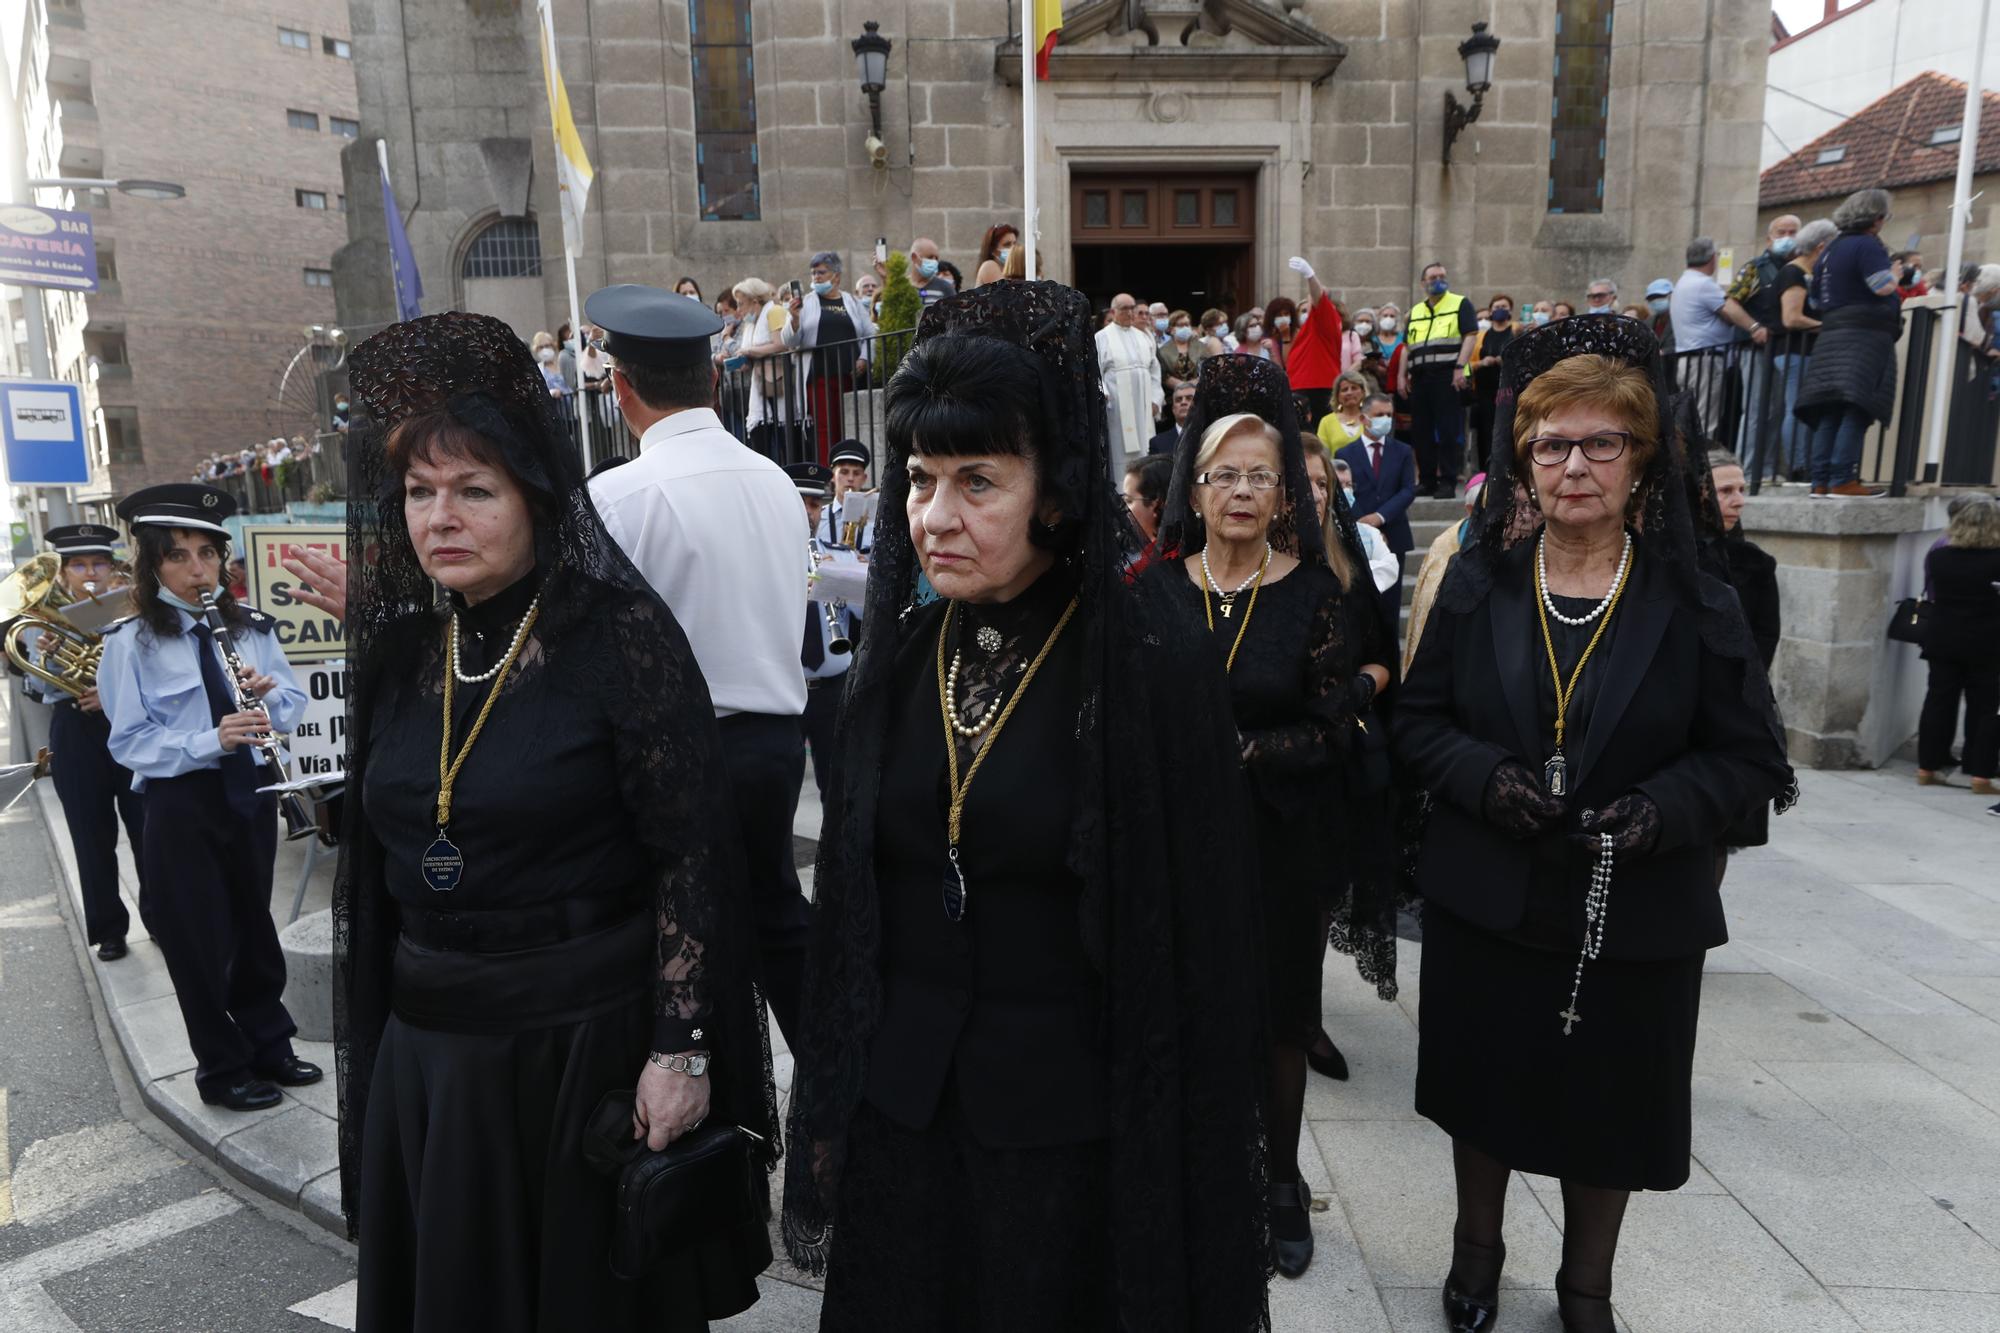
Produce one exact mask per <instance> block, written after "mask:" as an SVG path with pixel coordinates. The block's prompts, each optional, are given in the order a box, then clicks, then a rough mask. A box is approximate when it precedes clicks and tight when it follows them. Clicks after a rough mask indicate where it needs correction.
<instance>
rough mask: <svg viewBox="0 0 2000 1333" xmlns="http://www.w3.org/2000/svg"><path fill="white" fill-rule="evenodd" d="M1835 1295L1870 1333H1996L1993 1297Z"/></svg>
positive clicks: (1839, 1290)
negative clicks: (1994, 1331)
mask: <svg viewBox="0 0 2000 1333" xmlns="http://www.w3.org/2000/svg"><path fill="white" fill-rule="evenodd" d="M1832 1290H1833V1294H1834V1295H1835V1296H1836V1297H1838V1298H1839V1300H1840V1303H1841V1304H1842V1305H1844V1306H1846V1307H1847V1311H1848V1313H1849V1314H1852V1315H1853V1316H1854V1318H1855V1321H1856V1322H1857V1323H1859V1324H1860V1325H1861V1327H1863V1328H1865V1329H1867V1330H1868V1333H1993V1327H1994V1324H1995V1322H1996V1318H1995V1314H1994V1302H1993V1297H1991V1296H1989V1295H1987V1294H1986V1293H1984V1292H1972V1291H1894V1290H1883V1289H1880V1288H1872V1287H1835V1288H1833V1289H1832Z"/></svg>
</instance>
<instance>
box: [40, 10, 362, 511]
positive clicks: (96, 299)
mask: <svg viewBox="0 0 2000 1333" xmlns="http://www.w3.org/2000/svg"><path fill="white" fill-rule="evenodd" d="M24 10H25V12H24V13H23V15H22V22H23V28H22V30H21V31H20V32H18V33H12V34H9V41H8V47H9V50H10V53H11V54H12V55H13V56H14V61H13V68H12V69H11V70H10V75H11V78H12V84H11V87H10V89H9V92H10V94H11V96H12V97H13V99H14V101H15V103H16V106H17V108H18V112H19V124H20V126H21V128H22V130H23V140H24V142H23V143H21V144H19V145H17V149H18V150H24V151H25V157H26V162H25V167H26V171H25V178H27V179H37V178H46V177H54V176H68V177H108V178H112V179H120V178H131V177H144V178H151V179H157V180H163V181H171V182H174V183H176V184H179V185H181V186H184V187H185V189H186V192H187V193H186V196H185V197H184V198H181V199H178V200H173V201H158V200H148V199H143V198H135V197H132V196H129V195H124V194H118V193H116V192H106V191H101V190H97V191H93V190H71V189H51V188H44V189H40V190H36V191H34V192H33V202H35V203H38V204H42V205H45V206H48V207H54V208H76V209H84V210H87V211H88V212H89V213H90V215H91V220H92V223H93V229H94V231H95V233H96V240H97V258H98V269H99V275H98V276H99V281H100V287H99V290H98V292H97V293H96V294H94V295H89V296H85V295H81V294H76V293H65V292H57V291H48V290H43V289H37V288H27V289H23V291H22V295H21V299H22V301H24V302H30V301H35V300H40V301H42V302H43V304H44V306H45V309H46V312H47V320H48V331H49V335H50V343H49V351H50V360H51V365H52V369H53V371H54V373H55V375H56V376H57V377H58V378H62V379H68V380H71V381H74V382H77V383H79V384H82V385H83V386H84V391H85V394H86V408H87V410H88V411H89V412H90V413H91V415H92V419H93V423H94V425H95V427H96V431H95V435H96V444H97V457H96V459H95V460H94V464H93V477H92V482H91V484H90V485H89V486H88V487H83V488H79V490H78V492H77V496H76V498H77V500H78V501H79V502H80V503H82V504H83V505H85V506H86V507H88V506H92V505H102V504H103V503H105V502H106V501H108V500H109V499H111V498H112V497H115V496H117V495H122V494H124V493H125V492H127V491H130V490H132V489H134V488H136V487H138V486H141V485H145V484H147V483H148V482H157V481H185V480H186V479H187V478H188V476H189V475H190V473H191V472H193V470H194V469H195V467H196V465H197V462H198V461H199V460H201V459H204V458H206V457H207V456H208V455H209V454H210V453H212V452H214V451H216V450H219V449H223V448H232V449H233V448H238V447H241V446H243V445H246V444H250V443H253V442H256V441H260V440H263V439H266V438H269V437H270V436H271V435H274V434H280V433H282V434H291V433H294V432H296V431H299V430H309V429H311V428H312V425H313V423H312V420H311V416H310V402H311V399H310V398H309V397H304V398H302V397H300V396H299V394H298V393H297V392H296V391H294V392H293V393H292V394H290V395H288V397H289V398H290V400H291V401H290V403H289V405H285V406H281V405H280V404H279V402H278V398H277V395H278V386H279V383H280V379H281V377H282V376H283V374H284V371H285V368H286V365H287V364H288V362H290V360H291V359H292V357H293V356H294V355H295V354H297V353H298V352H299V350H300V349H301V348H302V347H303V346H304V345H305V340H306V332H305V330H306V329H307V328H308V326H310V325H313V324H322V325H331V324H333V323H334V317H335V310H334V299H333V290H332V277H331V268H332V257H333V252H334V250H335V249H336V248H337V247H338V246H339V245H340V244H341V242H342V241H343V239H344V238H345V229H344V227H343V226H342V221H341V215H340V210H341V208H342V207H344V203H345V201H344V198H343V194H342V189H341V184H340V148H341V146H342V145H344V144H345V143H346V142H347V141H348V138H350V137H352V136H353V135H354V134H356V133H358V120H357V112H356V108H355V92H354V71H353V62H352V59H351V52H350V50H349V47H348V35H347V34H348V25H347V6H346V4H345V3H343V0H281V2H280V3H278V4H275V5H273V4H265V3H252V2H251V0H174V3H172V4H163V3H160V2H159V0H27V3H26V5H25V6H24ZM369 202H371V203H372V202H373V196H372V195H371V196H370V200H369ZM21 313H23V314H24V315H25V313H26V311H25V310H23V311H22V312H21ZM302 411H303V412H304V415H303V416H302V415H301V413H302Z"/></svg>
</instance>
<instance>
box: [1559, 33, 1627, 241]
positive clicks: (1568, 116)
mask: <svg viewBox="0 0 2000 1333" xmlns="http://www.w3.org/2000/svg"><path fill="white" fill-rule="evenodd" d="M1611 8H1612V0H1556V81H1555V98H1554V104H1553V108H1552V111H1551V117H1550V119H1551V125H1550V130H1549V212H1551V213H1602V212H1603V211H1604V126H1605V123H1606V121H1608V120H1609V119H1610V109H1611Z"/></svg>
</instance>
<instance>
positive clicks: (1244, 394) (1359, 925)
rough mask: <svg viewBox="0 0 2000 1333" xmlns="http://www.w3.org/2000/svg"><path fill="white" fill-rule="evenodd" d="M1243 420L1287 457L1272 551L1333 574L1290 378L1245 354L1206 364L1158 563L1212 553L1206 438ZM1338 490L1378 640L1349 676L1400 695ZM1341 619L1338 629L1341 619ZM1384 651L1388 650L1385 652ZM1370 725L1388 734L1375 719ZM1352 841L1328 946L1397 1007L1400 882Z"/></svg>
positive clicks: (1331, 898)
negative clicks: (1198, 485)
mask: <svg viewBox="0 0 2000 1333" xmlns="http://www.w3.org/2000/svg"><path fill="white" fill-rule="evenodd" d="M1239 412H1249V413H1253V414H1254V415H1256V416H1258V417H1261V418H1263V419H1264V420H1265V421H1266V422H1268V423H1269V424H1270V425H1272V426H1274V427H1276V428H1277V431H1278V434H1279V436H1280V437H1281V444H1280V446H1279V457H1280V470H1281V471H1282V472H1283V473H1284V477H1285V483H1284V490H1285V498H1284V503H1282V504H1281V505H1280V506H1279V507H1278V512H1277V514H1276V516H1274V517H1273V518H1272V520H1271V545H1272V546H1273V547H1275V548H1277V549H1278V550H1281V551H1285V552H1287V553H1289V554H1291V555H1294V556H1297V557H1298V558H1299V560H1300V561H1302V562H1304V563H1307V564H1316V565H1322V566H1324V565H1326V564H1327V558H1326V544H1325V543H1326V538H1325V535H1324V529H1323V527H1322V526H1321V524H1319V523H1318V522H1315V521H1314V520H1313V518H1312V516H1313V515H1315V514H1317V513H1318V506H1317V505H1316V504H1315V503H1314V500H1313V493H1312V482H1311V478H1310V477H1309V476H1308V474H1307V472H1306V453H1305V443H1304V440H1303V439H1302V437H1301V434H1300V427H1299V417H1298V400H1297V398H1296V397H1295V396H1294V394H1293V393H1292V386H1291V383H1290V381H1288V380H1287V379H1286V378H1285V372H1284V370H1283V368H1282V367H1280V366H1279V365H1278V364H1277V363H1276V362H1275V361H1266V360H1265V359H1264V358H1263V357H1260V356H1245V355H1243V354H1241V353H1235V354H1231V355H1227V356H1211V357H1209V358H1208V359H1207V360H1206V361H1203V362H1202V363H1201V377H1200V378H1199V379H1198V380H1196V382H1195V391H1194V405H1193V406H1192V407H1191V408H1189V410H1188V419H1187V422H1186V424H1185V425H1184V426H1183V427H1182V429H1181V438H1180V444H1179V445H1178V446H1177V447H1176V448H1175V450H1174V472H1173V479H1172V481H1171V482H1170V483H1169V485H1168V489H1167V504H1166V508H1165V509H1164V510H1163V511H1162V512H1161V519H1160V540H1159V543H1158V549H1159V551H1160V554H1159V555H1158V556H1157V557H1156V559H1157V560H1161V561H1165V560H1175V559H1185V558H1186V557H1188V556H1191V555H1194V554H1195V553H1197V552H1198V551H1200V550H1201V549H1202V547H1204V546H1205V545H1207V543H1208V533H1207V529H1206V526H1205V525H1204V524H1203V522H1202V519H1201V513H1200V511H1199V510H1198V509H1196V507H1195V504H1194V486H1195V480H1194V478H1195V460H1196V457H1197V456H1198V455H1199V454H1200V452H1201V437H1202V435H1203V434H1204V433H1205V432H1206V431H1207V430H1208V427H1209V425H1210V423H1212V422H1215V421H1220V420H1221V419H1222V418H1223V417H1227V416H1234V415H1235V414H1237V413H1239ZM1333 480H1334V478H1333V474H1332V471H1331V468H1329V470H1328V473H1327V482H1328V485H1327V505H1328V506H1329V508H1330V510H1331V513H1332V515H1333V524H1334V530H1335V531H1336V532H1338V533H1339V534H1340V544H1341V546H1342V548H1343V549H1344V550H1345V552H1346V554H1347V567H1348V569H1349V570H1350V571H1351V574H1352V580H1353V585H1352V586H1351V587H1350V588H1349V589H1348V590H1347V593H1346V595H1345V597H1344V598H1343V603H1344V605H1345V607H1346V609H1347V610H1348V611H1349V612H1350V614H1349V615H1348V616H1347V617H1346V619H1348V620H1355V619H1359V620H1361V621H1363V622H1365V623H1366V624H1367V625H1368V626H1369V628H1371V629H1372V633H1364V634H1356V635H1353V636H1351V637H1352V638H1353V639H1354V642H1353V643H1352V644H1351V645H1350V649H1349V655H1350V657H1351V659H1352V660H1351V661H1350V662H1349V663H1348V667H1349V670H1350V671H1352V670H1357V669H1358V668H1359V666H1360V664H1361V663H1362V662H1366V661H1381V662H1383V663H1385V664H1386V665H1387V666H1388V668H1389V672H1390V680H1391V691H1393V689H1394V681H1395V678H1396V675H1397V674H1398V662H1397V654H1396V652H1395V644H1396V633H1395V627H1394V626H1393V625H1391V624H1390V623H1389V619H1388V616H1387V615H1386V614H1385V612H1384V609H1383V606H1382V600H1381V598H1379V597H1377V596H1375V582H1374V579H1373V577H1372V576H1371V575H1370V574H1369V572H1368V553H1367V550H1366V548H1364V547H1363V546H1362V544H1361V529H1360V527H1359V525H1358V524H1357V523H1356V521H1355V518H1354V511H1353V509H1351V508H1350V507H1349V506H1348V503H1347V495H1346V493H1345V492H1344V491H1343V490H1342V489H1341V488H1340V487H1339V486H1337V485H1334V484H1333ZM1357 606H1358V607H1359V608H1360V612H1359V615H1358V616H1356V615H1354V614H1352V613H1353V612H1354V609H1355V608H1356V607H1357ZM1334 619H1335V620H1336V621H1338V620H1340V619H1342V617H1335V618H1334ZM1364 643H1368V644H1372V645H1374V646H1375V647H1376V648H1377V649H1378V650H1380V651H1381V655H1380V656H1379V657H1363V656H1358V655H1355V653H1356V652H1357V651H1358V650H1360V649H1361V647H1362V644H1364ZM1385 644H1386V645H1387V649H1386V650H1382V645H1385ZM1343 683H1344V682H1343ZM1389 701H1390V700H1389V697H1388V695H1387V694H1386V693H1385V695H1384V696H1383V697H1382V698H1381V699H1380V704H1381V706H1382V709H1383V710H1384V711H1386V708H1387V705H1388V703H1389ZM1371 725H1375V726H1382V725H1384V724H1383V722H1382V720H1381V719H1380V718H1376V719H1375V720H1374V722H1373V723H1372V724H1371ZM1357 741H1358V738H1357ZM1344 748H1345V749H1346V750H1347V751H1348V753H1345V754H1343V755H1342V756H1341V758H1340V762H1341V764H1342V765H1343V768H1344V770H1345V772H1344V777H1345V778H1346V779H1347V780H1349V781H1352V780H1354V779H1355V778H1356V777H1357V772H1356V765H1357V763H1358V756H1357V755H1355V754H1354V753H1353V751H1354V749H1355V748H1356V747H1355V746H1347V747H1344ZM1357 813H1358V807H1357ZM1381 818H1382V820H1383V822H1384V823H1385V824H1386V823H1389V822H1391V816H1390V815H1389V814H1388V812H1386V811H1385V812H1382V814H1381ZM1350 832H1351V833H1353V835H1354V836H1345V837H1343V838H1342V844H1343V845H1342V846H1341V848H1340V849H1339V851H1338V853H1337V855H1338V856H1339V858H1340V859H1341V860H1342V861H1343V862H1344V864H1342V865H1340V866H1338V867H1334V868H1331V869H1330V870H1329V876H1330V880H1329V884H1328V885H1327V886H1326V897H1327V899H1328V902H1327V907H1328V910H1329V912H1330V918H1329V923H1328V930H1327V942H1328V943H1329V944H1331V945H1332V946H1333V948H1334V949H1335V950H1336V951H1338V952H1340V953H1344V954H1346V955H1348V956H1349V957H1351V958H1352V959H1354V966H1355V970H1356V971H1357V972H1358V973H1359V974H1360V975H1361V978H1362V979H1363V980H1364V981H1366V982H1368V983H1369V984H1370V985H1372V986H1374V987H1375V990H1376V994H1378V995H1380V996H1381V997H1382V998H1383V999H1385V1000H1393V999H1394V998H1395V997H1396V910H1397V903H1398V900H1399V897H1400V896H1401V891H1400V888H1399V886H1398V884H1397V882H1396V879H1395V877H1394V876H1393V875H1391V874H1388V873H1378V872H1377V870H1376V868H1375V867H1374V865H1373V863H1374V862H1376V861H1377V860H1379V859H1380V858H1379V857H1377V856H1373V855H1365V854H1363V848H1362V843H1361V842H1360V841H1359V838H1360V837H1361V836H1363V835H1365V834H1368V833H1370V832H1372V831H1368V830H1350Z"/></svg>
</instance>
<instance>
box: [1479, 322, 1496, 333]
mask: <svg viewBox="0 0 2000 1333" xmlns="http://www.w3.org/2000/svg"><path fill="white" fill-rule="evenodd" d="M1492 328H1493V321H1492V320H1490V319H1482V320H1480V321H1479V331H1480V332H1481V333H1486V332H1489V331H1490V330H1491V329H1492Z"/></svg>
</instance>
